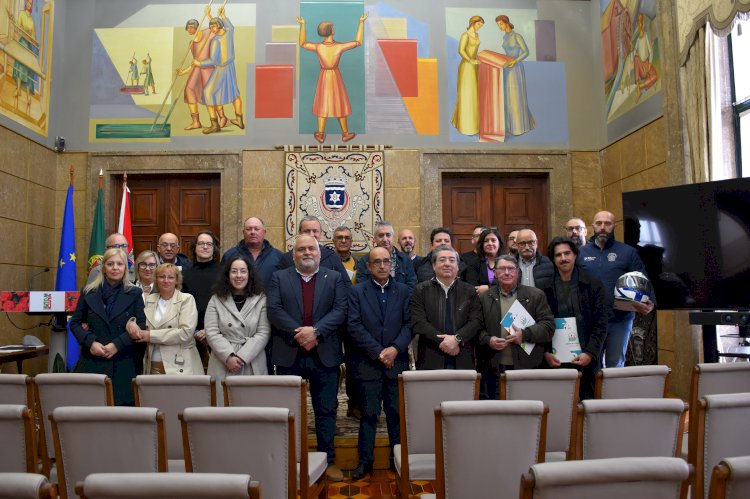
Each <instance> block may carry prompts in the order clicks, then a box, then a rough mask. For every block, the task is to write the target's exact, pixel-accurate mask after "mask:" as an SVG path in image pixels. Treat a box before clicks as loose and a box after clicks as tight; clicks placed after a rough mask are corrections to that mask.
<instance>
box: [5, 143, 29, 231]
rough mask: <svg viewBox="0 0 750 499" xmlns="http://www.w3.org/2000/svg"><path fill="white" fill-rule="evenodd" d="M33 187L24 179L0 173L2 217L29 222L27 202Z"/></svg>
mask: <svg viewBox="0 0 750 499" xmlns="http://www.w3.org/2000/svg"><path fill="white" fill-rule="evenodd" d="M0 149H1V148H0ZM31 185H33V184H31V183H30V182H28V181H26V180H24V179H23V178H20V177H16V176H15V175H11V174H9V173H6V172H0V217H3V218H8V219H10V220H19V221H24V222H25V221H27V220H28V213H27V210H26V200H27V191H28V190H29V187H30V186H31Z"/></svg>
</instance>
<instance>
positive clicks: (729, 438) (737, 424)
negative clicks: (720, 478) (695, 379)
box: [690, 393, 750, 498]
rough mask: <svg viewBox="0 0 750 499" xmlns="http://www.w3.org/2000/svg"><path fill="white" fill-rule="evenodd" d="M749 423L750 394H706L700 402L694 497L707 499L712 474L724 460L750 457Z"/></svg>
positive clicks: (697, 424) (697, 418) (697, 421)
mask: <svg viewBox="0 0 750 499" xmlns="http://www.w3.org/2000/svg"><path fill="white" fill-rule="evenodd" d="M748 421H750V393H725V394H721V395H706V396H705V397H703V398H702V399H701V400H700V402H699V403H698V411H697V417H696V442H695V447H696V464H695V483H694V485H693V494H692V495H693V497H694V498H705V497H708V486H709V482H710V478H711V471H712V470H713V467H714V466H716V465H717V464H719V462H720V461H721V460H722V459H725V458H727V457H734V456H748V455H750V438H748V437H747V436H746V435H745V429H746V427H747V423H748ZM690 436H691V438H692V436H693V435H692V434H691V435H690Z"/></svg>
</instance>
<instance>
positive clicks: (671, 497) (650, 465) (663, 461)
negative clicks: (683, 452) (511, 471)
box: [520, 457, 692, 499]
mask: <svg viewBox="0 0 750 499" xmlns="http://www.w3.org/2000/svg"><path fill="white" fill-rule="evenodd" d="M691 474H692V467H691V466H690V465H689V464H687V463H686V462H685V460H683V459H680V458H677V457H618V458H611V459H590V460H588V461H565V462H558V463H540V464H535V465H534V466H532V467H531V469H530V470H529V471H528V473H524V474H523V476H522V477H521V495H520V498H521V499H581V498H606V499H684V498H685V497H687V491H688V486H689V483H690V476H691Z"/></svg>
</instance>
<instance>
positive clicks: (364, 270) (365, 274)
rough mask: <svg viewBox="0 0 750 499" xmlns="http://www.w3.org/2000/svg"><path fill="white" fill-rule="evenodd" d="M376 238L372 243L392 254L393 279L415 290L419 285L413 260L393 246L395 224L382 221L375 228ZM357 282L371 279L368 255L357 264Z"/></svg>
mask: <svg viewBox="0 0 750 499" xmlns="http://www.w3.org/2000/svg"><path fill="white" fill-rule="evenodd" d="M373 232H374V237H373V238H372V242H373V244H374V245H375V246H377V247H380V248H385V249H387V250H388V252H389V253H390V254H391V261H392V262H393V265H391V277H393V278H394V279H395V280H396V282H403V283H404V284H406V285H407V286H409V289H413V288H414V286H415V285H416V284H417V274H416V273H415V272H414V265H412V261H411V259H410V258H409V257H408V256H407V255H406V254H405V253H401V252H400V251H398V250H397V249H396V247H395V246H394V245H393V238H394V235H395V234H394V231H393V224H391V223H390V222H386V221H385V220H381V221H380V222H377V223H376V224H375V227H374V228H373ZM356 269H357V281H359V282H362V281H366V280H367V279H369V278H370V270H369V268H368V267H367V255H365V256H363V257H362V258H360V259H359V261H358V262H357V266H356Z"/></svg>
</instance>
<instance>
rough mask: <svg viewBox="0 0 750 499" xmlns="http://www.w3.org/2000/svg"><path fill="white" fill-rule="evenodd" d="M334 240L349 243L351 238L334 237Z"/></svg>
mask: <svg viewBox="0 0 750 499" xmlns="http://www.w3.org/2000/svg"><path fill="white" fill-rule="evenodd" d="M334 239H335V240H337V241H351V240H352V236H336V237H334Z"/></svg>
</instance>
